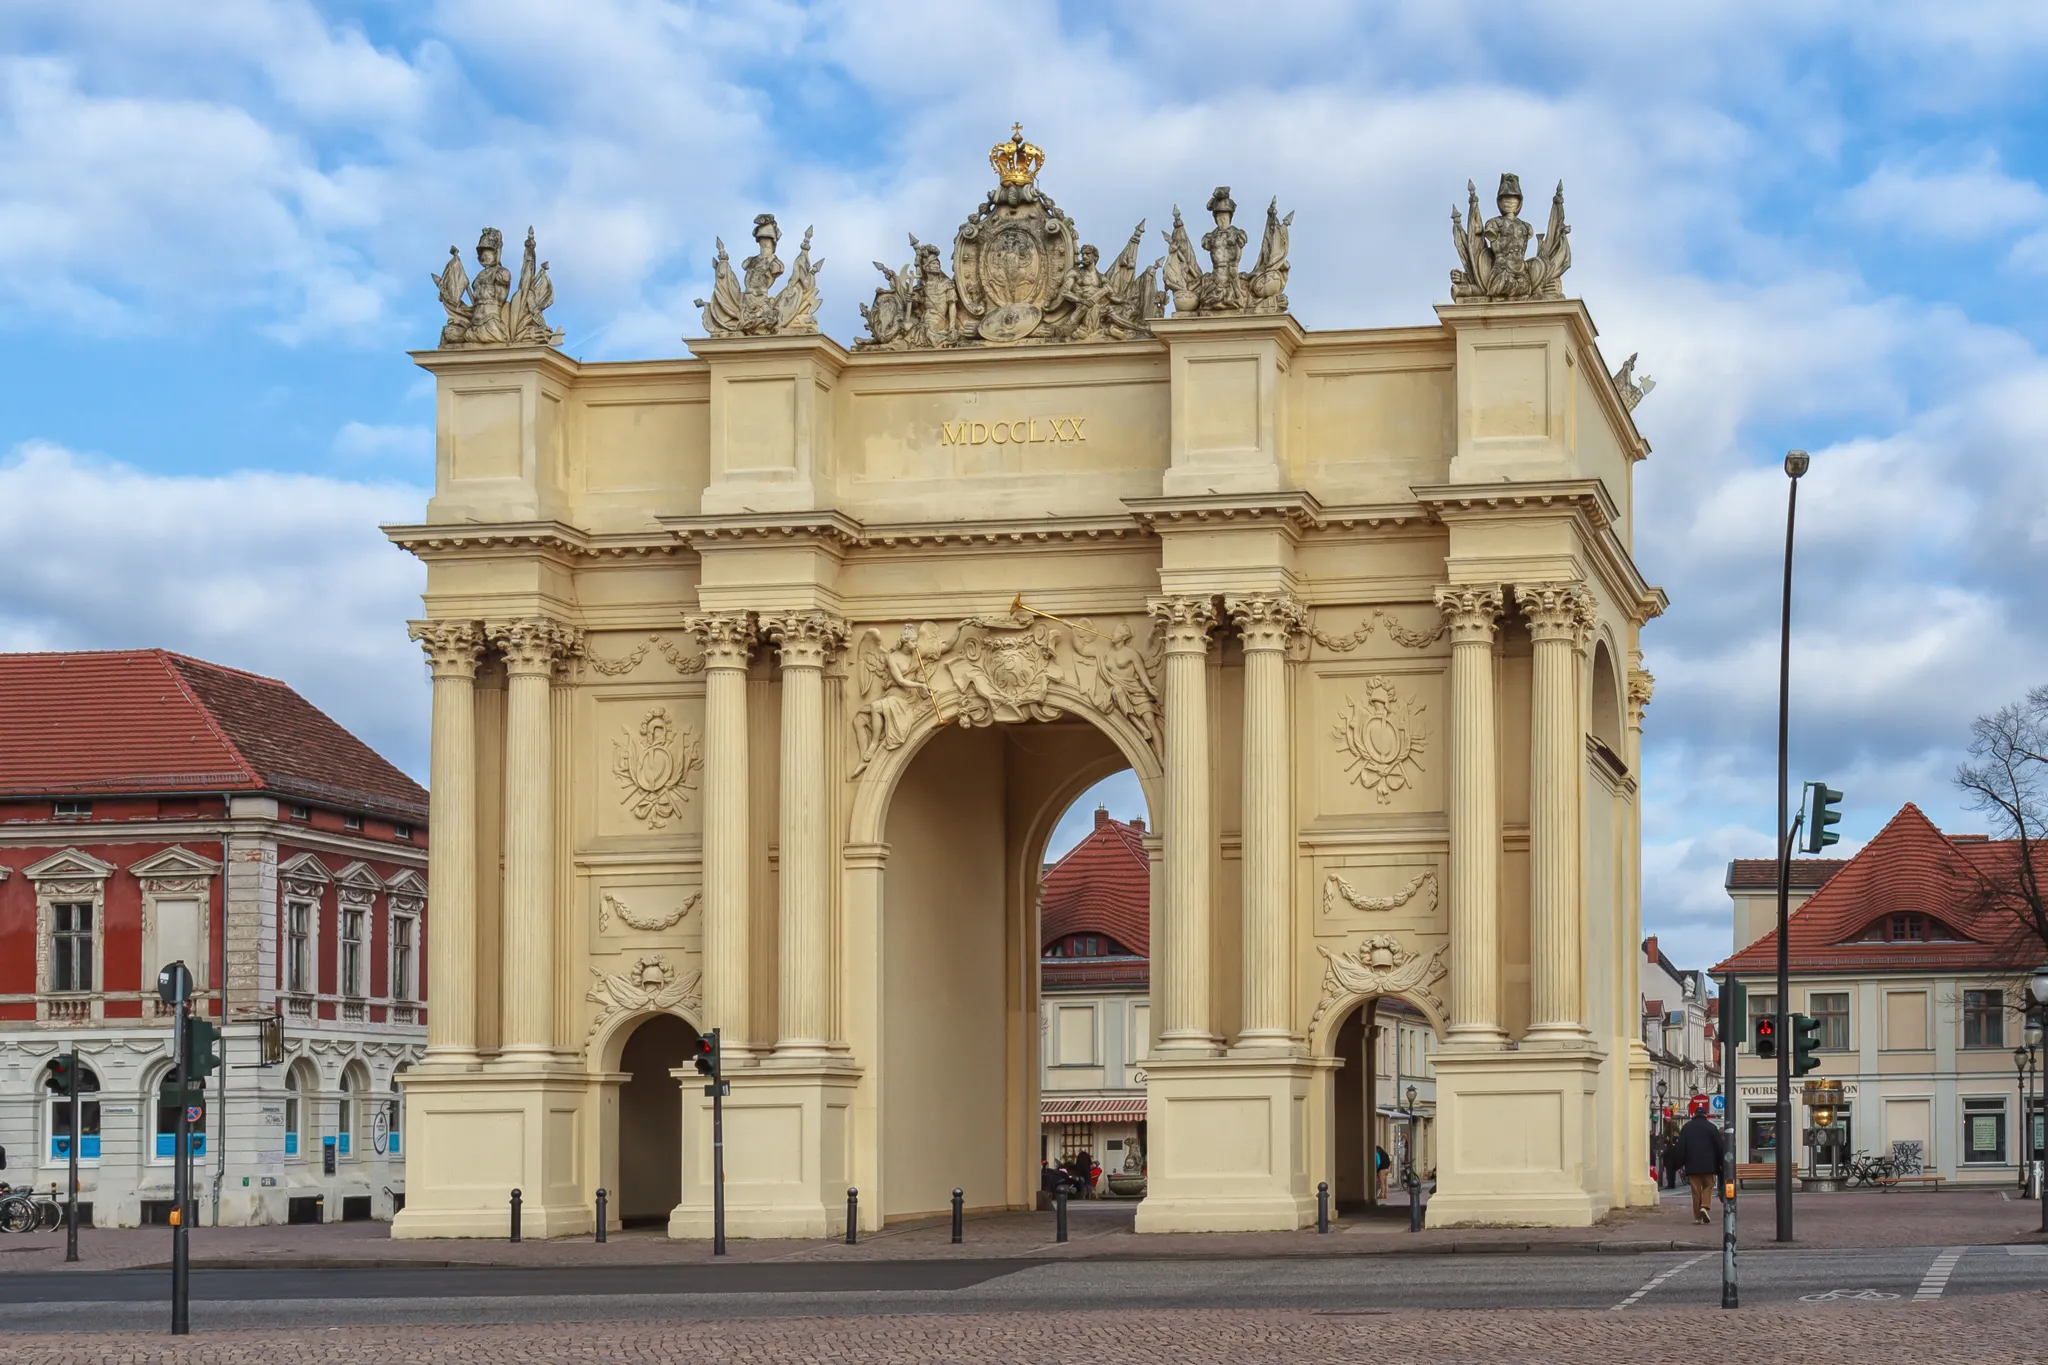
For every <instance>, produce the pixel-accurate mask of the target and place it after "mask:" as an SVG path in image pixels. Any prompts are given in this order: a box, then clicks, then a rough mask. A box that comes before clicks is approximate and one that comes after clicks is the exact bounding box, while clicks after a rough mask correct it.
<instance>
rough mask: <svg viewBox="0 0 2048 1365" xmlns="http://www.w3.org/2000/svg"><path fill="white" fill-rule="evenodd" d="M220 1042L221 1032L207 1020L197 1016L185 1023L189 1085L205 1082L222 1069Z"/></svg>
mask: <svg viewBox="0 0 2048 1365" xmlns="http://www.w3.org/2000/svg"><path fill="white" fill-rule="evenodd" d="M219 1042H220V1030H219V1029H217V1028H215V1027H214V1026H213V1025H212V1024H211V1023H210V1022H208V1021H207V1020H205V1019H202V1018H200V1017H199V1016H198V1015H196V1014H195V1015H193V1016H192V1017H191V1018H189V1019H187V1020H186V1021H185V1080H186V1082H187V1083H188V1084H189V1083H192V1082H196V1081H200V1080H204V1079H205V1078H206V1077H208V1076H210V1075H212V1074H213V1073H214V1072H215V1071H218V1070H219V1069H220V1056H219V1053H218V1051H217V1045H218V1044H219Z"/></svg>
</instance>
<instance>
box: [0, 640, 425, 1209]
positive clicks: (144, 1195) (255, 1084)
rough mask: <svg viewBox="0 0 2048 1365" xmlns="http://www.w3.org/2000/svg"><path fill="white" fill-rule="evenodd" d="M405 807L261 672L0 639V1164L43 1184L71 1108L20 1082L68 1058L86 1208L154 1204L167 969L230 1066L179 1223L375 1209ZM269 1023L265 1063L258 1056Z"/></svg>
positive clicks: (418, 1044)
mask: <svg viewBox="0 0 2048 1365" xmlns="http://www.w3.org/2000/svg"><path fill="white" fill-rule="evenodd" d="M426 815H427V795H426V792H425V791H424V790H422V789H421V788H420V787H419V785H418V784H417V783H415V782H413V781H412V780H411V779H410V778H408V777H406V776H405V774H403V773H401V772H400V771H398V770H397V769H396V768H394V767H393V766H392V765H391V764H389V763H388V762H386V761H385V760H384V759H382V758H380V757H379V756H378V755H377V754H376V753H374V752H373V751H372V750H371V749H370V748H369V747H368V746H367V745H365V744H363V743H362V741H360V740H358V739H357V738H356V737H355V736H353V735H351V734H350V733H348V731H346V730H344V729H342V728H341V727H340V726H339V725H337V724H335V722H334V721H333V720H331V719H330V718H329V717H327V716H326V715H325V714H323V713H322V712H320V711H319V710H318V709H316V708H315V707H313V706H312V705H311V704H310V703H308V702H307V701H306V700H305V699H304V698H303V697H301V696H299V695H298V694H297V693H296V692H294V691H292V689H291V688H290V687H288V686H286V685H285V684H283V683H281V682H277V681H275V680H273V679H269V678H263V677H258V676H256V675H254V674H250V673H244V672H241V671H239V670H236V669H231V668H223V667H220V666H219V665H215V664H208V663H203V662H201V661H199V660H197V659H190V658H186V657H184V656H181V655H177V654H171V653H168V652H166V651H163V650H138V651H124V652H108V653H76V654H55V653H52V654H4V655H0V1147H4V1148H5V1149H6V1151H7V1154H8V1176H9V1178H10V1179H13V1180H15V1181H17V1182H21V1181H23V1180H30V1181H34V1182H36V1183H42V1184H47V1183H48V1182H49V1181H50V1180H51V1179H55V1178H61V1171H62V1168H63V1166H64V1165H65V1163H66V1161H67V1158H68V1145H67V1144H68V1141H69V1139H68V1132H69V1119H70V1115H69V1111H68V1109H67V1108H66V1107H65V1105H64V1104H63V1103H62V1102H61V1101H59V1100H56V1099H55V1098H53V1097H51V1096H49V1095H48V1094H47V1093H46V1091H45V1088H44V1086H43V1084H42V1081H43V1078H44V1077H45V1076H46V1075H47V1072H48V1065H49V1059H50V1058H51V1057H52V1056H53V1055H55V1054H56V1053H57V1052H59V1051H64V1050H71V1049H75V1050H76V1051H78V1052H79V1054H80V1055H81V1056H82V1057H83V1059H84V1062H85V1067H86V1075H87V1077H88V1081H87V1089H88V1094H87V1095H86V1096H84V1097H82V1103H81V1113H80V1119H81V1127H82V1129H83V1140H82V1141H81V1143H80V1155H81V1158H82V1161H83V1163H84V1166H85V1170H84V1174H83V1177H82V1179H83V1183H84V1185H85V1190H86V1192H85V1194H84V1196H83V1197H84V1199H85V1200H86V1201H88V1202H90V1203H91V1204H92V1205H93V1212H94V1216H95V1218H96V1220H97V1221H98V1222H100V1223H101V1224H103V1225H116V1224H127V1223H134V1222H137V1221H142V1220H144V1219H146V1218H149V1217H152V1216H157V1215H161V1213H163V1212H164V1211H165V1209H166V1208H167V1203H168V1200H169V1198H170V1180H171V1162H170V1158H171V1154H172V1146H173V1138H172V1136H171V1134H170V1133H169V1132H167V1131H165V1130H166V1127H167V1124H168V1122H169V1120H171V1119H174V1117H175V1111H161V1110H160V1109H159V1107H158V1105H157V1103H156V1089H157V1086H158V1084H159V1082H160V1081H161V1080H162V1078H163V1075H164V1073H165V1072H167V1071H168V1069H169V1066H170V1053H169V1046H168V1045H169V1037H170V1027H169V1023H170V1021H169V1019H168V1017H167V1016H168V1014H169V1011H168V1009H167V1008H166V1007H165V1006H163V1005H162V1004H161V1003H160V1002H159V1001H158V999H157V992H156V977H157V972H158V969H159V968H160V967H162V966H163V965H164V964H166V963H168V962H171V961H178V960H182V961H184V962H185V963H186V965H187V966H188V967H189V968H190V969H191V971H192V975H193V979H194V991H195V1000H196V1001H197V1002H198V1003H197V1006H196V1007H197V1008H198V1009H200V1010H202V1011H203V1012H205V1013H206V1014H208V1015H210V1016H212V1017H214V1018H216V1019H225V1020H226V1032H227V1038H228V1044H227V1046H228V1054H229V1060H230V1063H231V1065H230V1066H229V1067H228V1068H225V1069H224V1070H223V1071H222V1072H219V1073H216V1077H215V1080H216V1081H218V1080H219V1079H220V1078H221V1077H223V1076H224V1077H225V1083H226V1093H225V1101H226V1102H225V1105H224V1106H223V1105H222V1104H221V1103H220V1102H219V1100H218V1098H216V1095H215V1093H212V1092H210V1093H209V1104H208V1106H207V1114H206V1117H205V1119H204V1121H203V1123H202V1125H201V1127H202V1129H203V1130H204V1131H202V1132H200V1133H198V1134H196V1135H195V1137H194V1139H193V1146H194V1149H195V1151H196V1152H197V1153H198V1154H199V1156H198V1159H197V1162H196V1171H197V1174H196V1176H195V1184H196V1188H197V1189H198V1191H199V1192H200V1204H201V1212H202V1216H211V1214H212V1212H213V1205H214V1204H215V1203H216V1202H217V1203H218V1216H219V1220H220V1221H221V1222H223V1223H267V1222H283V1221H285V1220H286V1219H287V1218H289V1217H294V1216H296V1217H299V1218H310V1217H314V1216H319V1217H324V1218H329V1219H338V1218H341V1217H343V1216H345V1215H350V1216H362V1217H371V1216H382V1217H389V1216H390V1213H391V1211H392V1207H393V1204H394V1203H395V1202H396V1201H399V1200H402V1198H403V1190H404V1164H403V1160H404V1159H403V1140H402V1136H401V1135H402V1124H401V1123H400V1122H399V1121H398V1120H399V1119H400V1118H401V1113H400V1104H399V1098H398V1091H397V1090H396V1088H395V1084H394V1079H393V1078H394V1077H395V1075H396V1074H397V1072H399V1071H400V1070H402V1069H403V1067H404V1066H405V1065H407V1064H408V1063H410V1062H411V1061H412V1060H414V1059H415V1058H416V1057H417V1056H418V1054H419V1052H420V1050H421V1049H422V1047H423V1046H424V1043H425V1022H426V1006H425V986H426V958H425V954H426V938H427V936H426V909H427V906H426V888H427V882H426V861H427V856H426V844H427V829H426ZM271 1015H278V1016H282V1017H283V1019H284V1021H285V1026H284V1031H285V1037H286V1040H287V1054H286V1060H285V1062H284V1063H283V1064H281V1065H277V1066H272V1067H262V1068H258V1067H254V1066H252V1065H249V1064H253V1063H255V1062H256V1061H257V1060H258V1058H257V1052H256V1040H257V1034H258V1030H257V1028H256V1026H255V1024H254V1022H253V1021H254V1020H256V1019H259V1018H262V1017H267V1016H271ZM330 1152H331V1154H332V1162H331V1164H332V1171H331V1172H330V1170H329V1165H330V1160H329V1156H330ZM387 1191H389V1193H387Z"/></svg>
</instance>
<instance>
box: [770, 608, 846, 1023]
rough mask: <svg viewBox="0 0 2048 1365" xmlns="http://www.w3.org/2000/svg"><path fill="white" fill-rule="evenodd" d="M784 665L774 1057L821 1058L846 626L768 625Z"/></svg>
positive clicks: (829, 619) (815, 621)
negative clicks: (828, 696) (828, 712)
mask: <svg viewBox="0 0 2048 1365" xmlns="http://www.w3.org/2000/svg"><path fill="white" fill-rule="evenodd" d="M762 624H763V625H764V626H765V627H766V629H767V634H768V636H769V638H771V639H772V640H774V641H775V643H776V645H777V647H778V648H779V649H780V651H781V658H782V831H781V893H782V894H781V897H780V902H779V904H778V906H777V928H778V930H779V935H780V940H781V941H780V943H779V944H778V954H777V957H778V962H779V965H780V968H781V970H780V972H779V974H778V976H777V990H776V1023H777V1031H776V1032H777V1036H776V1040H775V1055H776V1056H777V1057H819V1056H823V1055H825V1054H826V1052H827V1051H828V1050H829V1047H830V1042H831V1040H830V1038H829V1037H828V1036H827V1034H828V1033H829V1031H830V1020H828V1019H827V1018H826V1014H827V1007H828V1004H829V1002H830V998H831V997H830V993H829V991H828V988H827V983H826V977H825V970H826V950H827V948H828V946H829V945H828V943H827V937H828V932H827V931H828V930H829V928H830V925H829V924H828V922H827V918H826V907H827V905H828V903H829V897H830V893H829V885H830V877H831V868H830V866H829V865H828V860H829V857H830V852H831V845H830V828H829V823H828V820H829V815H828V811H829V803H828V801H827V798H826V792H825V686H824V671H825V660H826V659H827V658H828V657H830V655H831V653H832V651H833V650H835V649H837V648H838V647H839V646H840V644H841V643H842V642H843V641H844V640H845V639H846V623H845V622H844V621H841V620H839V619H838V618H837V617H834V616H828V615H826V614H825V613H824V612H819V611H806V612H791V613H789V614H787V615H783V616H777V617H773V618H770V619H768V620H766V621H764V622H763V623H762Z"/></svg>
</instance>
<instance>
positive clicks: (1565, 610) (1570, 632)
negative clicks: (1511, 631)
mask: <svg viewBox="0 0 2048 1365" xmlns="http://www.w3.org/2000/svg"><path fill="white" fill-rule="evenodd" d="M1515 604H1516V605H1517V606H1519V607H1520V608H1521V609H1522V615H1523V616H1524V617H1525V618H1527V620H1528V622H1529V638H1530V639H1532V640H1569V641H1571V642H1572V643H1573V644H1575V645H1579V644H1584V643H1585V642H1586V640H1587V639H1588V638H1589V637H1590V636H1591V634H1592V632H1593V619H1594V617H1593V595H1592V594H1591V593H1589V592H1587V591H1586V585H1585V584H1584V583H1579V582H1560V583H1517V584H1515Z"/></svg>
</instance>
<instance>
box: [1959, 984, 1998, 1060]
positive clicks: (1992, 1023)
mask: <svg viewBox="0 0 2048 1365" xmlns="http://www.w3.org/2000/svg"><path fill="white" fill-rule="evenodd" d="M1963 1046H1964V1047H2004V1046H2005V992H2004V991H2002V990H1998V991H1964V992H1963Z"/></svg>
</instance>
